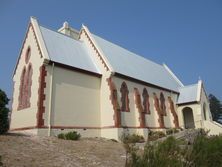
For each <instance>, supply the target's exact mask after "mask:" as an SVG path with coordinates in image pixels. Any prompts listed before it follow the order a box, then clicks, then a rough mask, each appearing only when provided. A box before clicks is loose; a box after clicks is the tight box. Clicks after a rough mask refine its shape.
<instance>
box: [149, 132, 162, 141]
mask: <svg viewBox="0 0 222 167" xmlns="http://www.w3.org/2000/svg"><path fill="white" fill-rule="evenodd" d="M165 136H166V134H165V133H164V132H162V131H149V134H148V140H149V141H154V140H157V139H159V138H162V137H165Z"/></svg>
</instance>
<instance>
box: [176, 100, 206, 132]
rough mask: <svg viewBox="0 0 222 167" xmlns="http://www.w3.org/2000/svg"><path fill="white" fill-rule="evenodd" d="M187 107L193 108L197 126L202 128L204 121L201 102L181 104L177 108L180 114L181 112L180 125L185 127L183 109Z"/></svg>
mask: <svg viewBox="0 0 222 167" xmlns="http://www.w3.org/2000/svg"><path fill="white" fill-rule="evenodd" d="M186 107H189V108H191V109H192V112H193V118H194V124H195V128H202V127H203V121H202V116H201V105H200V104H199V103H196V104H188V105H183V106H179V107H178V108H177V110H178V114H179V115H178V116H179V125H180V127H182V128H185V122H184V116H183V109H184V108H186Z"/></svg>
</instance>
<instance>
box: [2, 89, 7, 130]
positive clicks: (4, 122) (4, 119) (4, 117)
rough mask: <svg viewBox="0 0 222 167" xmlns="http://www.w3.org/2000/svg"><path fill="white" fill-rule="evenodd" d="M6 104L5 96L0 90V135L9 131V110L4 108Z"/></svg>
mask: <svg viewBox="0 0 222 167" xmlns="http://www.w3.org/2000/svg"><path fill="white" fill-rule="evenodd" d="M8 102H9V99H8V97H7V95H6V94H5V92H4V91H2V90H1V89H0V134H3V133H6V132H7V131H8V129H9V119H8V113H9V109H8V108H7V107H6V105H7V104H8Z"/></svg>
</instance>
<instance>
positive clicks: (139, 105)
mask: <svg viewBox="0 0 222 167" xmlns="http://www.w3.org/2000/svg"><path fill="white" fill-rule="evenodd" d="M134 96H135V104H136V108H137V109H138V112H139V122H140V128H144V127H145V126H146V121H145V113H144V110H143V106H142V102H141V96H140V92H139V90H138V89H137V88H134Z"/></svg>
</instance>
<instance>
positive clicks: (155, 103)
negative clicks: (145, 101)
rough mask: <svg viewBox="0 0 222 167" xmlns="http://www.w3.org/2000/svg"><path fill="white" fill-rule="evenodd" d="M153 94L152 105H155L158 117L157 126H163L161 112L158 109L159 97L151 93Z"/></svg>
mask: <svg viewBox="0 0 222 167" xmlns="http://www.w3.org/2000/svg"><path fill="white" fill-rule="evenodd" d="M153 96H154V106H155V109H156V111H157V114H158V117H159V118H158V122H159V126H160V128H165V125H164V118H163V113H162V112H161V109H160V104H159V99H158V97H157V95H156V93H153Z"/></svg>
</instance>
